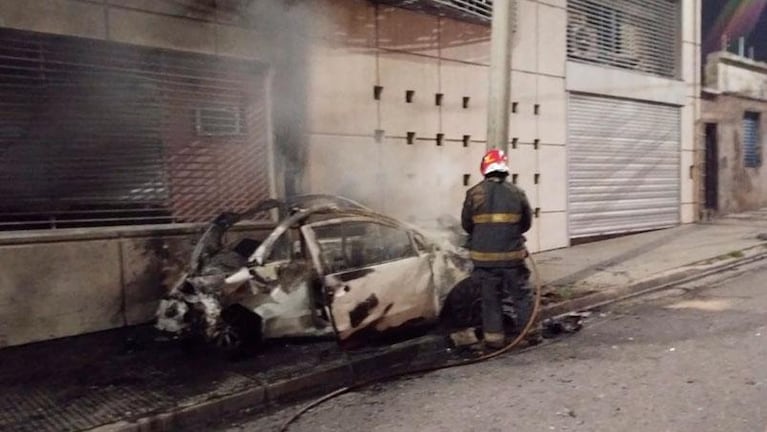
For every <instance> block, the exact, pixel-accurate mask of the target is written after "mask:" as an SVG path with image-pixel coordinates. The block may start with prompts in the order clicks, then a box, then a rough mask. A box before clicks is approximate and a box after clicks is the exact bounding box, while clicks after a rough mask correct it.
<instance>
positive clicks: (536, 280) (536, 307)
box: [280, 253, 542, 432]
mask: <svg viewBox="0 0 767 432" xmlns="http://www.w3.org/2000/svg"><path fill="white" fill-rule="evenodd" d="M527 258H528V261H529V262H530V267H532V269H533V287H534V294H533V297H534V300H533V310H532V313H530V318H529V319H528V320H527V323H526V324H525V327H524V328H523V329H522V331H521V332H520V333H519V335H518V336H517V337H516V338H514V340H512V341H511V342H510V343H508V344H507V345H506V346H505V347H503V348H501V349H498V350H497V351H493V352H491V353H488V354H485V355H482V356H480V357H476V358H472V359H468V360H464V361H462V362H459V363H453V364H448V365H440V366H428V367H424V368H421V369H416V370H412V371H407V372H398V373H394V374H391V375H387V376H384V377H377V378H375V379H371V380H367V381H362V382H360V383H357V384H353V385H350V386H347V387H342V388H340V389H338V390H335V391H333V392H330V393H328V394H326V395H324V396H322V397H320V398H319V399H316V400H314V401H312V402H310V403H308V404H307V405H305V406H304V407H302V408H301V409H300V410H299V411H298V412H297V413H295V414H294V415H293V416H292V417H291V418H289V419H288V420H287V421H286V422H285V423H284V424H283V425H282V427H281V428H280V432H287V430H288V428H289V427H290V425H291V424H293V423H294V422H295V421H296V420H298V419H299V418H300V417H301V416H302V415H304V414H306V413H307V412H309V410H311V409H313V408H315V407H317V406H319V405H321V404H322V403H324V402H327V401H329V400H331V399H333V398H335V397H338V396H340V395H342V394H344V393H347V392H349V391H351V390H357V389H359V388H362V387H365V386H368V385H370V384H373V383H375V382H379V381H383V380H388V379H392V378H400V377H404V376H408V375H416V374H422V373H426V372H434V371H438V370H442V369H449V368H454V367H459V366H467V365H470V364H475V363H479V362H483V361H486V360H490V359H492V358H495V357H498V356H500V355H502V354H505V353H507V352H509V351H511V350H512V349H513V348H514V347H516V346H517V345H519V344H520V343H521V342H522V341H523V340H524V338H525V336H527V334H528V333H529V332H530V330H531V329H532V328H533V325H535V322H536V321H537V319H538V314H539V312H540V307H541V290H542V283H541V277H540V273H539V272H538V266H537V265H536V264H535V260H534V259H533V257H532V256H531V255H530V254H529V253H528V254H527Z"/></svg>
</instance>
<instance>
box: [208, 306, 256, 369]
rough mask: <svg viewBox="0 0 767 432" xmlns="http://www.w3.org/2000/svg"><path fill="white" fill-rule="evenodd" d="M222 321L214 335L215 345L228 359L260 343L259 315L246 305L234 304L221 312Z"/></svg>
mask: <svg viewBox="0 0 767 432" xmlns="http://www.w3.org/2000/svg"><path fill="white" fill-rule="evenodd" d="M221 318H222V320H223V322H224V325H223V326H222V328H221V330H220V331H219V332H217V334H216V336H215V337H214V340H213V342H214V344H215V346H216V347H217V348H218V349H219V350H221V351H222V352H223V353H224V354H225V356H226V357H228V358H230V359H234V358H238V357H241V356H244V355H246V354H247V353H249V352H252V351H254V350H257V349H258V348H259V347H260V345H261V343H262V333H261V317H260V316H258V314H256V313H254V312H252V311H250V310H249V309H247V308H246V307H244V306H242V305H239V304H234V305H231V306H228V307H227V308H226V309H224V310H223V311H222V313H221Z"/></svg>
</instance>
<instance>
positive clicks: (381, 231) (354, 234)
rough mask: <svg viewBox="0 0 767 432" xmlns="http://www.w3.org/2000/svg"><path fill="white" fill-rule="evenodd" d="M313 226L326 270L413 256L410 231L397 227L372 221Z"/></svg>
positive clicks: (364, 265)
mask: <svg viewBox="0 0 767 432" xmlns="http://www.w3.org/2000/svg"><path fill="white" fill-rule="evenodd" d="M313 229H314V232H315V235H316V238H317V242H318V243H319V247H320V257H321V259H322V265H323V267H324V268H325V271H326V272H327V273H339V272H343V271H347V270H354V269H360V268H363V267H369V266H373V265H377V264H381V263H385V262H388V261H394V260H398V259H402V258H408V257H412V256H416V251H415V248H414V247H413V243H412V242H411V240H410V234H408V232H407V231H403V230H401V229H398V228H393V227H389V226H386V225H381V224H378V223H375V222H344V223H338V224H332V225H323V226H318V227H314V228H313Z"/></svg>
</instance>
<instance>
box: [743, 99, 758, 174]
mask: <svg viewBox="0 0 767 432" xmlns="http://www.w3.org/2000/svg"><path fill="white" fill-rule="evenodd" d="M760 141H761V137H760V136H759V113H753V112H747V113H745V114H744V115H743V165H744V166H745V167H746V168H756V167H759V166H761V165H762V151H761V148H760V147H761V146H760V145H759V143H760Z"/></svg>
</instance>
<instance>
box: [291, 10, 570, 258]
mask: <svg viewBox="0 0 767 432" xmlns="http://www.w3.org/2000/svg"><path fill="white" fill-rule="evenodd" d="M564 7H565V2H564V1H561V0H560V1H553V0H546V1H544V0H541V1H533V0H519V1H518V2H517V21H516V22H517V29H516V33H515V41H514V51H513V53H512V77H511V82H512V84H511V87H512V90H511V93H512V96H511V98H512V101H513V102H514V104H515V107H516V112H515V113H512V114H511V119H510V121H511V137H512V139H513V142H514V143H515V146H514V147H515V148H512V149H511V150H510V155H509V156H510V160H511V168H512V171H513V173H514V174H515V175H516V177H517V179H518V180H517V181H518V184H519V185H520V186H521V187H522V188H524V190H525V191H526V192H527V194H528V197H529V199H530V201H531V204H532V206H533V207H535V208H538V209H539V217H538V218H537V219H536V220H535V222H534V226H533V229H532V231H531V232H530V233H529V235H528V246H529V247H530V248H531V249H532V250H533V251H537V250H545V249H553V248H558V247H565V246H567V245H568V238H567V221H566V219H567V218H566V213H565V211H566V185H567V184H566V174H565V173H566V166H565V160H566V158H565V138H566V136H565V129H566V125H565V118H566V99H565V82H564V75H565V62H564V59H565V49H566V48H565V47H566V40H565V30H566V10H565V8H564ZM324 10H325V11H333V10H335V15H334V14H330V15H327V16H329V17H330V20H329V21H330V22H331V23H332V26H333V28H332V30H331V31H329V32H326V33H325V35H326V36H325V38H316V39H315V40H314V42H315V43H314V44H313V45H312V47H311V49H310V51H309V52H310V60H309V72H308V76H309V88H308V96H309V99H308V102H309V105H308V136H309V138H308V139H309V143H308V144H309V145H308V152H309V155H308V158H307V160H308V162H309V163H308V167H307V173H306V178H305V180H306V182H305V186H306V188H307V189H309V190H311V191H317V192H320V191H335V192H337V193H341V194H344V195H348V196H351V197H353V198H356V199H360V200H362V201H364V202H366V203H367V204H369V205H371V206H373V207H375V208H377V209H379V210H382V211H385V212H388V213H391V214H394V215H396V216H399V217H401V218H404V219H406V220H409V221H412V222H414V223H417V224H420V225H426V226H429V225H433V224H434V221H435V219H436V218H438V217H440V216H448V217H452V218H454V219H456V220H457V219H458V217H459V215H460V208H461V204H462V201H463V198H464V194H465V191H466V189H467V188H468V187H470V186H471V185H473V184H475V183H476V182H478V181H479V180H480V179H481V176H480V174H479V161H480V159H481V157H482V154H483V153H484V151H485V147H486V121H487V119H486V115H487V114H486V101H487V91H488V90H487V89H488V82H487V79H488V65H489V61H490V51H489V49H490V28H489V27H487V26H481V25H474V24H468V23H464V22H460V21H456V20H453V19H449V18H439V17H435V16H430V15H424V14H419V13H415V12H411V11H407V10H403V9H397V8H392V7H385V6H377V7H376V6H375V5H373V4H371V3H370V2H368V1H366V0H348V1H342V2H333V5H332V6H331V5H330V4H328V7H327V8H325V9H324ZM326 13H327V12H326ZM538 23H541V25H540V26H539V25H538ZM543 23H545V25H544V24H543ZM349 34H351V35H354V37H353V38H333V37H328V35H349ZM375 86H380V87H381V88H382V91H381V95H380V96H381V97H380V100H376V99H375V98H374V87H375ZM408 90H411V91H414V97H413V100H412V102H411V103H407V102H406V98H405V95H406V92H407V91H408ZM437 94H441V95H442V96H441V97H442V104H441V105H440V106H438V105H437V104H436V103H435V98H436V97H437V96H436V95H437ZM464 98H469V102H468V107H466V108H464V106H463V100H464ZM535 105H538V106H539V114H538V115H536V114H535V113H534V107H535ZM408 132H411V133H414V140H413V142H412V144H408V140H407V137H408ZM438 136H441V137H442V142H441V145H438ZM465 138H466V142H464V139H465ZM536 143H537V145H536ZM536 175H539V181H538V183H536V182H535V178H536ZM465 180H466V183H465Z"/></svg>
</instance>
